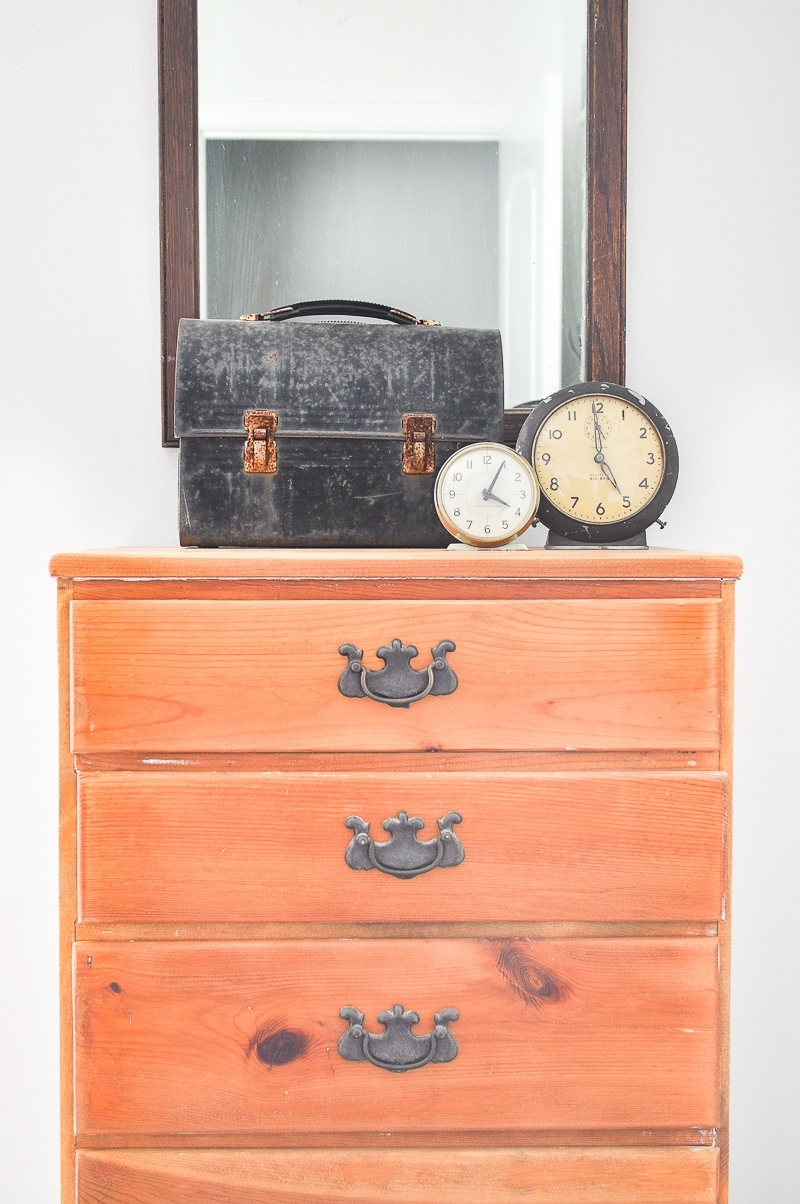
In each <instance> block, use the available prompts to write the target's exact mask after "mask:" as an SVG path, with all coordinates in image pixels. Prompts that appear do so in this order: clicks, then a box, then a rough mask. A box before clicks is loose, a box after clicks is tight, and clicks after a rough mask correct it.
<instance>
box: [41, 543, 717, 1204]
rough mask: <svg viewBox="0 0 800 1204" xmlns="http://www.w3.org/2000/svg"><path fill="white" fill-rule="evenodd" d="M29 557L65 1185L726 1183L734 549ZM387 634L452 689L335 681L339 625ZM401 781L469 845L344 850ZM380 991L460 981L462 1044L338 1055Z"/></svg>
mask: <svg viewBox="0 0 800 1204" xmlns="http://www.w3.org/2000/svg"><path fill="white" fill-rule="evenodd" d="M51 571H53V573H54V574H55V575H57V576H58V577H59V578H60V580H59V615H60V620H59V624H60V625H59V633H60V635H59V638H60V666H61V670H60V672H61V698H62V707H61V758H62V760H61V764H62V772H61V800H62V801H61V875H62V877H61V882H62V885H61V907H62V926H61V949H62V975H61V992H62V1017H63V1020H62V1051H63V1052H62V1135H63V1147H62V1148H63V1159H62V1166H63V1175H62V1204H76V1202H77V1204H156V1201H157V1202H158V1204H187V1202H188V1201H189V1200H191V1201H195V1200H200V1199H203V1200H207V1201H208V1202H209V1204H223V1202H224V1204H323V1202H326V1204H327V1202H330V1204H337V1202H338V1201H341V1204H354V1202H355V1201H356V1200H357V1201H358V1204H401V1202H404V1204H434V1201H435V1202H436V1204H479V1202H480V1204H517V1202H518V1204H522V1201H523V1200H525V1201H529V1202H530V1204H556V1202H558V1204H699V1202H700V1201H703V1202H707V1204H726V1202H727V1082H728V1080H727V1045H728V1022H727V1013H728V992H729V949H730V937H729V915H730V876H729V875H730V842H729V840H728V826H729V814H730V812H729V806H730V803H729V793H730V771H731V756H732V747H731V703H732V647H733V627H732V619H733V581H734V579H735V578H736V577H738V576H739V574H740V572H741V563H740V561H739V560H738V559H737V558H736V557H732V556H712V555H706V554H703V553H694V552H678V551H672V550H669V549H650V550H646V551H642V550H636V551H629V552H627V551H620V552H609V551H604V550H602V549H599V550H596V551H588V552H568V551H567V552H557V551H545V550H543V549H536V550H531V551H530V552H525V553H508V552H481V553H470V552H466V553H445V552H427V551H416V550H412V551H397V550H387V551H358V552H348V551H324V552H308V551H237V550H230V549H226V550H223V549H221V550H219V551H198V550H192V549H132V550H112V551H104V552H95V553H74V554H67V555H63V556H58V557H55V558H54V560H53V563H52V565H51ZM68 620H70V621H69V622H68ZM444 624H446V628H447V629H444V626H443V625H444ZM395 636H399V637H400V638H402V639H403V640H405V641H406V642H407V643H414V644H416V646H417V647H418V648H419V649H420V653H421V655H420V658H419V661H421V662H423V663H427V659H428V650H429V648H430V646H431V644H432V643H436V642H438V641H439V640H441V639H445V638H450V639H452V640H454V642H455V643H456V644H457V650H456V652H455V653H453V654H451V656H450V660H451V663H452V665H453V668H454V669H455V672H456V673H457V674H458V676H459V687H458V690H457V691H456V693H455V694H453V695H451V696H448V697H441V698H427V699H425V700H424V701H422V702H420V703H417V704H414V705H413V706H412V707H411V708H410V709H409V710H407V711H405V710H390V709H389V708H387V707H384V706H381V705H380V704H376V703H372V702H370V701H369V700H366V699H363V700H350V699H345V698H343V697H342V696H341V695H340V694H339V692H338V689H337V681H338V676H339V674H340V673H341V672H342V670H343V668H344V664H345V662H344V659H343V658H342V657H340V656H339V655H338V651H337V649H338V646H339V644H340V643H343V642H353V643H356V644H357V645H358V647H363V648H364V653H365V657H364V659H365V662H366V663H367V664H369V665H373V666H374V667H376V668H377V667H380V663H379V662H378V661H377V659H376V658H375V650H376V648H377V647H378V646H379V645H380V644H383V643H386V642H388V641H389V640H391V639H392V638H393V637H395ZM76 770H77V773H76V772H75V771H76ZM76 785H77V791H76ZM76 796H77V797H76ZM401 809H402V810H407V811H409V812H410V813H411V814H418V815H421V816H422V818H424V819H425V822H426V829H425V830H424V831H423V832H422V834H421V835H422V837H423V838H425V837H427V836H428V835H430V834H433V832H434V831H435V821H436V820H437V819H438V818H441V816H442V815H444V814H445V811H446V810H456V811H458V812H459V813H461V814H462V816H463V822H462V823H461V824H460V825H459V826H458V827H457V829H456V831H457V833H458V836H459V838H460V839H461V840H462V842H463V843H464V847H465V851H466V858H465V860H464V862H463V863H462V864H461V865H460V866H456V867H453V868H451V869H447V870H435V871H433V872H432V873H431V874H428V875H424V876H422V877H420V878H418V879H415V880H412V881H397V880H395V879H392V878H389V877H386V876H384V875H381V874H379V873H378V871H375V870H373V871H369V872H363V871H350V870H348V869H347V867H346V865H345V863H344V856H343V855H344V849H345V847H346V845H347V842H348V840H349V838H350V835H351V833H350V831H349V830H347V829H346V828H345V826H344V819H345V818H347V816H348V815H351V814H360V815H361V816H362V818H363V819H364V820H367V821H368V822H369V823H370V824H371V833H372V835H373V836H374V837H375V838H376V839H378V838H380V839H384V838H385V834H384V833H383V831H382V830H381V824H382V822H383V820H384V819H386V818H389V817H390V816H391V815H394V814H396V813H397V811H399V810H401ZM76 938H77V942H78V943H74V942H75V940H76ZM73 968H74V975H75V977H74V986H73ZM456 996H457V997H456ZM398 1000H399V1001H401V1002H402V1003H403V1004H404V1005H405V1006H406V1007H407V1008H412V1009H414V1010H416V1011H418V1012H419V1013H420V1017H421V1019H420V1023H419V1025H418V1026H416V1031H417V1032H420V1033H425V1032H428V1031H430V1027H431V1025H432V1023H433V1015H434V1012H436V1011H439V1010H440V1009H441V1008H443V1007H447V1006H452V1007H456V1008H458V1010H459V1012H460V1018H459V1020H458V1021H456V1022H453V1023H452V1024H451V1030H452V1034H453V1037H454V1038H455V1040H456V1041H457V1043H458V1046H459V1053H458V1056H457V1057H456V1059H455V1060H454V1061H452V1062H449V1063H445V1064H436V1065H428V1066H425V1067H423V1068H421V1069H419V1070H414V1071H409V1072H408V1073H406V1074H390V1073H388V1072H386V1071H383V1070H379V1069H377V1068H376V1067H373V1066H371V1065H369V1064H368V1063H354V1062H347V1061H344V1060H343V1059H342V1058H341V1057H339V1055H338V1052H337V1045H338V1040H339V1038H340V1036H341V1034H342V1033H343V1031H344V1029H345V1027H346V1026H345V1022H344V1021H342V1020H341V1019H340V1018H339V1014H338V1013H339V1009H340V1008H341V1007H342V1006H343V1005H346V1004H350V1005H353V1006H355V1007H357V1008H359V1010H361V1011H364V1012H365V1013H366V1020H365V1026H366V1027H367V1029H368V1030H370V1031H372V1032H376V1033H377V1032H379V1031H381V1026H380V1025H379V1024H378V1022H377V1013H378V1012H379V1011H381V1010H382V1009H384V1008H387V1007H391V1006H392V1004H394V1003H395V1002H397V1001H398ZM73 1007H74V1009H75V1017H74V1019H73ZM286 1030H290V1031H292V1032H294V1033H296V1034H298V1037H297V1038H296V1039H293V1043H292V1042H290V1043H289V1044H290V1045H291V1046H292V1048H293V1049H295V1050H296V1051H297V1050H299V1052H295V1056H293V1057H292V1058H291V1059H289V1060H288V1061H284V1062H283V1063H281V1064H276V1063H275V1061H274V1059H273V1060H272V1062H270V1056H269V1052H268V1051H269V1050H270V1049H271V1048H272V1045H271V1044H270V1038H271V1037H272V1036H273V1035H274V1034H275V1033H280V1032H284V1031H286ZM265 1042H266V1044H264V1043H265ZM301 1046H302V1048H300V1047H301ZM259 1048H261V1053H262V1055H265V1056H259ZM265 1051H266V1052H265ZM76 1126H77V1127H76ZM76 1158H77V1161H76ZM76 1172H77V1180H76Z"/></svg>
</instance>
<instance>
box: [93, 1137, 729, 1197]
mask: <svg viewBox="0 0 800 1204" xmlns="http://www.w3.org/2000/svg"><path fill="white" fill-rule="evenodd" d="M716 1180H717V1151H716V1150H709V1149H683V1150H681V1149H653V1150H647V1149H613V1150H609V1149H606V1150H604V1149H573V1150H564V1149H554V1150H541V1149H519V1150H448V1151H447V1152H446V1153H442V1152H441V1151H433V1150H420V1149H410V1150H404V1151H394V1150H392V1151H389V1150H387V1151H379V1150H371V1151H364V1150H341V1149H325V1150H303V1151H301V1150H275V1151H272V1150H228V1151H221V1150H106V1151H103V1152H95V1151H81V1152H80V1153H79V1155H78V1196H77V1201H78V1204H166V1202H167V1201H168V1202H169V1204H190V1202H191V1204H196V1202H197V1201H201V1200H202V1201H203V1202H204V1204H712V1202H713V1201H715V1199H716Z"/></svg>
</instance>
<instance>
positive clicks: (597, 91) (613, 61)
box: [158, 0, 628, 447]
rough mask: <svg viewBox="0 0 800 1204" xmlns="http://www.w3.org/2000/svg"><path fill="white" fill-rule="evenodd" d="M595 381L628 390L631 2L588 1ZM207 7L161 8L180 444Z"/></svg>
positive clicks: (590, 347)
mask: <svg viewBox="0 0 800 1204" xmlns="http://www.w3.org/2000/svg"><path fill="white" fill-rule="evenodd" d="M587 18H588V36H587V56H586V57H587V88H586V168H587V174H586V201H587V204H586V302H585V305H586V308H585V335H584V345H585V365H584V367H585V371H584V375H585V377H586V379H587V380H605V381H608V382H609V383H613V384H624V383H625V206H626V121H627V78H628V37H627V35H628V0H587ZM197 75H198V71H197V0H158V118H159V121H158V132H159V190H160V191H159V198H160V229H161V280H160V288H161V415H162V442H163V445H164V447H177V446H178V440H177V438H176V436H175V348H176V344H177V337H178V323H179V321H180V319H181V318H183V317H199V314H200V269H199V264H200V238H199V229H200V221H199V218H200V214H199V192H198V181H199V164H198V142H199V137H198V125H197V97H198V88H197Z"/></svg>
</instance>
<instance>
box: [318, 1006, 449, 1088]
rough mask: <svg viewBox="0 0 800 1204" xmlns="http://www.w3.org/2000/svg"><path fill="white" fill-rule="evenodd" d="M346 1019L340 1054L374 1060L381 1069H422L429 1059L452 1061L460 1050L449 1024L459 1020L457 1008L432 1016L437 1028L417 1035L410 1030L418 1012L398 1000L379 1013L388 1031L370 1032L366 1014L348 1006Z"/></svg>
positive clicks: (343, 1014)
mask: <svg viewBox="0 0 800 1204" xmlns="http://www.w3.org/2000/svg"><path fill="white" fill-rule="evenodd" d="M339 1015H340V1016H341V1018H342V1020H346V1021H347V1032H346V1033H345V1034H344V1035H343V1036H342V1038H341V1039H340V1041H339V1053H340V1055H341V1056H342V1057H343V1058H344V1059H345V1060H346V1061H348V1062H371V1063H372V1065H373V1066H377V1067H378V1068H379V1069H380V1070H393V1071H396V1072H399V1071H403V1070H419V1068H420V1067H421V1066H427V1065H428V1063H429V1062H452V1060H453V1058H454V1057H455V1056H456V1054H457V1053H458V1046H457V1045H456V1043H455V1041H454V1040H453V1037H452V1035H451V1033H450V1030H449V1029H448V1027H447V1025H448V1023H449V1022H451V1021H453V1020H458V1012H457V1011H456V1009H455V1008H442V1010H441V1012H437V1013H436V1015H435V1016H434V1018H433V1023H434V1026H435V1027H434V1030H433V1032H432V1033H427V1034H426V1035H425V1036H424V1037H418V1036H417V1035H416V1034H415V1033H412V1031H411V1029H412V1028H413V1026H414V1025H415V1024H419V1015H418V1014H417V1012H407V1011H406V1010H405V1008H404V1007H403V1005H402V1003H396V1004H395V1005H394V1007H393V1008H392V1010H391V1012H379V1013H378V1023H379V1024H382V1025H383V1027H384V1028H385V1029H386V1032H385V1033H368V1032H366V1030H365V1029H364V1013H363V1012H359V1011H358V1009H357V1008H353V1007H345V1008H342V1010H341V1011H340V1012H339Z"/></svg>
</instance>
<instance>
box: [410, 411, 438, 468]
mask: <svg viewBox="0 0 800 1204" xmlns="http://www.w3.org/2000/svg"><path fill="white" fill-rule="evenodd" d="M435 430H436V417H435V415H434V414H404V415H403V434H404V435H405V437H406V438H405V442H404V444H403V472H405V473H409V474H411V475H414V476H416V475H417V474H419V473H424V472H433V469H434V455H433V432H434V431H435Z"/></svg>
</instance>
